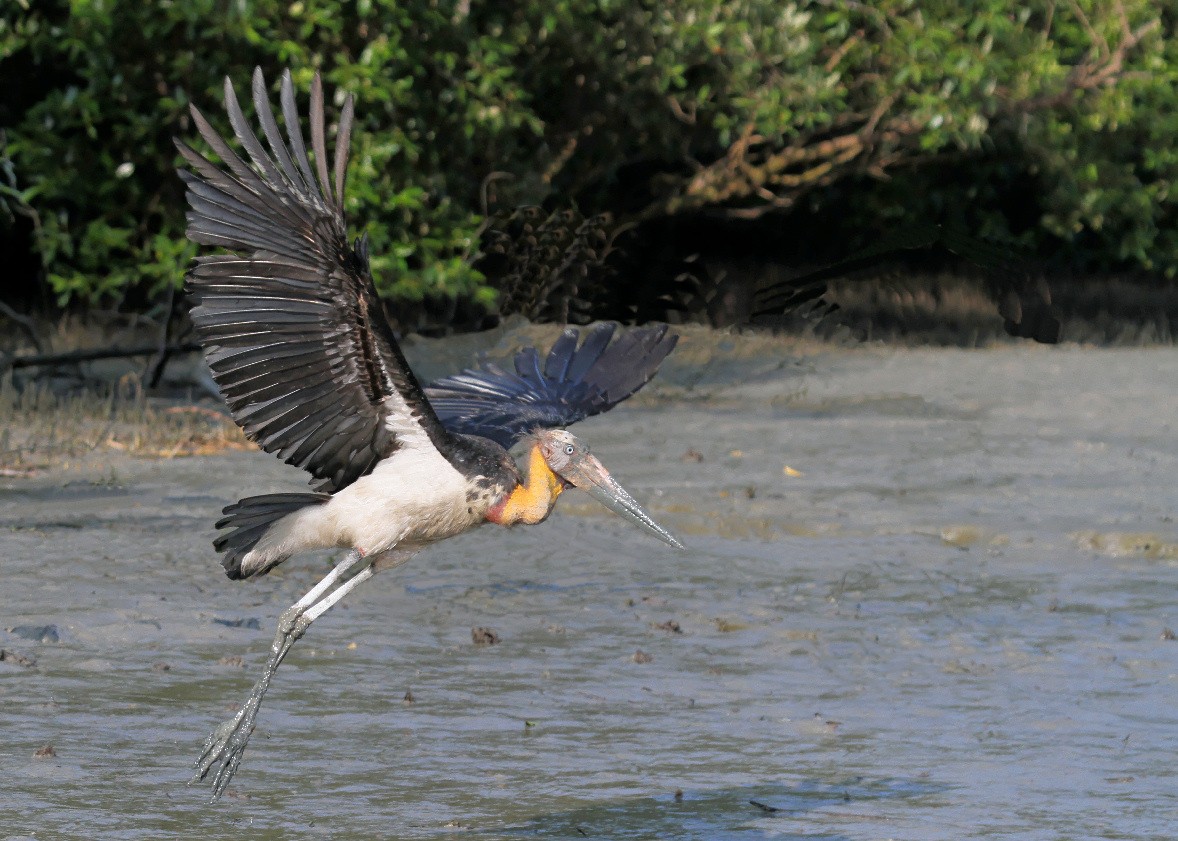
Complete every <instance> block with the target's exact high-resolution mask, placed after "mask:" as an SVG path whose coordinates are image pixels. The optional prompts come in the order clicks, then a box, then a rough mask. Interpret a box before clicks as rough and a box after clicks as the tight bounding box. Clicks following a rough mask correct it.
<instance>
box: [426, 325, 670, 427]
mask: <svg viewBox="0 0 1178 841" xmlns="http://www.w3.org/2000/svg"><path fill="white" fill-rule="evenodd" d="M615 330H616V325H614V324H611V323H602V324H598V325H595V326H594V327H592V328H590V329H589V330H588V331H586V333H587V335H585V337H584V340H583V341H580V342H579V344H578V340H579V339H580V335H579V334H578V331H576V330H575V329H573V328H569V329H567V330H565V331H564V333H563V334H562V335H561V336H560V338H559V339H557V340H556V342H555V343H554V344H553V345H552V349H551V350H549V352H548V357H547V358H546V359H545V360H544V363H543V366H541V362H540V354H539V352H538V351H537V350H536V349H535V348H534V347H528V348H524V349H523V350H521V351H519V352H518V353H517V354H516V355H515V372H514V373H509V372H507V371H504V370H503V369H502V368H499V367H498V366H497V365H492V364H483V365H481V366H480V367H479V368H478V369H467V370H465V371H463V372H462V373H460V374H455V375H454V376H451V377H444V378H443V379H440V380H436V381H434V382H432V383H430V385H429V387H428V388H426V395H427V396H428V397H429V400H430V403H431V404H432V405H433V407H434V411H435V412H437V414H438V417H439V418H440V419H441V421H442V423H443V424H445V426H446V428H447V429H449V430H450V431H452V432H461V433H465V434H468V435H480V436H482V437H484V438H490V439H491V440H493V441H496V442H498V443H499V444H501V445H503V446H504V447H508V448H510V447H511V446H512V445H513V444H514V443H515V442H516V441H518V440H519V439H520V438H522V437H523V436H525V435H527V434H528V433H530V432H532V431H534V430H536V429H541V428H543V429H549V428H553V427H563V426H568V425H569V424H572V423H576V422H577V421H580V420H584V419H585V418H587V417H590V416H592V415H597V414H601V413H602V412H605V411H608V410H609V409H611V408H613V407H614V406H616V405H617V404H618V403H621V402H622V401H623V400H625V399H626V398H627V397H629V396H630V395H632V394H634V392H636V391H638V389H640V388H642V386H644V385H645V384H646V383H647V382H649V381H650V378H651V377H653V376H654V375H655V372H656V371H658V368H659V365H660V364H662V361H663V360H664V359H666V357H667V354H669V353H670V352H671V350H672V349H673V348H674V347H675V342H676V341H678V336H676V335H674V334H671V335H668V334H667V326H666V325H665V324H664V325H660V326H657V327H643V328H640V329H637V330H632V331H630V332H629V333H626V334H625V335H623V336H621V337H619V338H618V339H616V340H615V341H613V343H612V344H611V342H610V340H611V339H612V338H613V336H614V332H615Z"/></svg>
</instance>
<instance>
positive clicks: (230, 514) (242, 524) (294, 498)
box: [213, 493, 331, 580]
mask: <svg viewBox="0 0 1178 841" xmlns="http://www.w3.org/2000/svg"><path fill="white" fill-rule="evenodd" d="M330 498H331V497H330V496H328V495H327V494H318V493H282V494H266V495H264V496H250V497H246V498H245V499H242V500H240V501H238V502H235V503H233V504H232V505H228V506H226V507H225V509H224V510H223V511H222V512H221V513H222V514H224V515H225V516H224V517H222V518H221V519H220V520H218V521H217V528H218V529H231V531H229V532H228V533H226V534H222V535H220V536H219V537H218V538H217V539H216V540H214V541H213V548H214V549H216V550H217V551H218V552H224V553H225V557H224V558H222V559H221V565H222V566H224V567H225V572H226V574H227V575H228V576H229V577H230V578H232V579H234V580H237V579H240V578H249V577H250V576H253V575H261V574H263V573H266V572H269V571H270V570H271V569H273V568H274V567H275V566H277V565H278V564H280V563H282V562H283V561H284V560H286V558H277V559H274V560H273V561H271V562H270V563H268V564H266V566H265V567H263V568H260V569H246V570H244V571H243V570H242V561H243V560H244V559H245V556H246V555H248V554H249V553H250V551H251V550H252V549H253V548H254V546H256V545H257V543H258V541H259V540H261V539H262V538H263V537H264V536H265V534H266V532H268V531H269V530H270V527H271V526H273V525H274V524H275V523H276V522H278V521H279V520H281V519H282V518H283V517H285V516H286V515H287V514H292V513H294V512H295V511H299V510H301V509H303V508H306V507H307V506H309V505H322V504H323V503H325V502H327V500H329V499H330Z"/></svg>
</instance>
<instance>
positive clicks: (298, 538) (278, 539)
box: [245, 445, 484, 564]
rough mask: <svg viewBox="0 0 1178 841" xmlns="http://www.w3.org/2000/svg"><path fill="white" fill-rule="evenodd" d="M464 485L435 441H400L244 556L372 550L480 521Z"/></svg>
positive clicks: (260, 558)
mask: <svg viewBox="0 0 1178 841" xmlns="http://www.w3.org/2000/svg"><path fill="white" fill-rule="evenodd" d="M468 487H469V486H468V484H467V481H466V479H465V478H464V477H463V476H462V474H460V473H459V472H458V471H457V470H455V469H454V467H453V466H452V465H451V464H450V462H448V461H447V460H446V459H445V457H444V456H443V455H442V454H441V453H440V452H438V451H437V450H436V449H434V448H433V447H432V446H429V445H426V446H410V447H405V448H404V449H400V450H397V451H396V452H394V453H393V455H392V456H390V457H389V458H387V459H385V460H384V461H382V462H380V464H378V465H377V466H376V468H375V469H374V470H373V471H372V472H371V473H369V474H368V475H367V476H363V477H361V478H359V479H357V480H356V481H355V482H353V483H352V484H351V485H348V487H346V488H344V489H343V490H341V491H339V492H338V493H336V494H333V495H332V497H331V499H330V500H329V501H328V502H326V503H324V504H323V505H313V506H310V507H308V508H304V509H302V510H300V511H296V512H295V513H293V514H290V515H288V516H286V517H284V518H283V519H282V520H280V521H279V522H277V523H276V524H275V525H274V526H273V527H271V529H270V530H269V531H268V532H267V533H266V535H265V536H264V537H263V538H262V539H261V540H259V541H258V544H257V545H256V546H255V547H254V549H253V550H252V551H251V552H250V553H249V554H248V555H247V556H246V558H245V563H246V564H252V563H256V562H266V561H268V560H269V559H271V558H277V557H286V556H289V555H293V554H295V553H296V552H302V551H305V550H308V549H324V548H330V547H341V548H345V547H346V548H358V549H361V550H362V551H364V552H365V554H369V555H371V554H376V553H378V552H384V551H386V550H388V549H392V548H393V547H394V546H398V545H400V546H403V547H405V548H416V547H418V546H422V545H425V544H427V543H432V542H434V541H435V540H441V539H443V538H446V537H450V536H451V535H454V534H458V533H459V532H463V531H466V530H467V529H468V528H470V527H471V526H474V525H477V524H478V523H480V522H482V520H483V513H484V512H483V511H482V510H481V508H482V507H484V506H479V505H477V504H472V503H471V502H468V500H467V490H468Z"/></svg>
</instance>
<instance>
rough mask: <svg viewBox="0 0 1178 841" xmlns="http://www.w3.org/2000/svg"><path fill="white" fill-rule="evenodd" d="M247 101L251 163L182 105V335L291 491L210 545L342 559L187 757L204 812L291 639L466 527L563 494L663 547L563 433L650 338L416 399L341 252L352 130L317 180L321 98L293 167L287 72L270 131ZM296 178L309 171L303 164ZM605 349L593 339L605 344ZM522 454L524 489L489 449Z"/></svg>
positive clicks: (318, 85)
mask: <svg viewBox="0 0 1178 841" xmlns="http://www.w3.org/2000/svg"><path fill="white" fill-rule="evenodd" d="M252 94H253V101H254V108H255V111H256V112H257V118H258V122H259V124H260V126H261V130H262V135H263V136H264V138H265V140H266V143H267V144H268V146H269V152H267V151H266V149H265V148H263V146H262V143H261V142H260V141H259V139H258V136H257V134H255V133H254V131H253V130H251V128H250V126H249V124H248V122H247V121H246V118H245V116H244V114H243V113H242V110H241V107H240V105H239V104H238V101H237V97H236V95H235V93H234V90H233V86H232V84H231V82H230V80H229V79H228V78H227V79H226V80H225V106H226V109H227V111H228V115H229V121H230V124H231V125H232V127H233V132H234V134H235V135H236V137H237V141H238V142H239V143H240V145H241V146H242V147H243V148H244V149H245V152H246V154H247V156H248V159H249V163H247V162H246V161H245V160H244V159H243V158H242V157H241V156H239V155H238V154H237V153H236V152H235V151H233V149H232V148H231V147H230V145H229V144H228V143H227V142H226V141H225V140H224V139H223V138H221V137H220V136H219V135H218V134H217V133H216V131H215V130H214V129H213V128H212V126H211V125H210V124H209V122H208V121H207V120H206V119H205V117H204V116H203V115H202V114H201V112H200V111H199V110H198V109H197V108H196V107H195V106H192V107H191V113H192V118H193V120H194V122H195V124H196V127H197V130H198V131H199V133H200V135H201V137H203V138H204V140H205V142H206V143H207V144H208V145H209V147H211V149H212V150H213V152H214V153H215V154H216V156H217V158H219V159H220V162H221V165H218V164H216V163H214V162H213V161H212V160H210V159H209V158H207V157H205V156H204V155H203V154H201V153H199V152H197V151H195V150H194V149H193V148H192V147H190V146H189V145H188V144H186V143H185V142H183V141H182V140H179V139H177V141H176V146H177V148H178V149H179V151H180V154H181V155H182V156H183V157H184V159H185V160H186V161H187V162H188V164H189V166H190V167H191V169H182V170H180V177H181V178H182V179H183V180H184V182H185V184H186V186H187V199H188V204H189V211H188V237H189V239H191V240H192V241H193V242H195V243H197V244H198V245H201V246H212V247H216V248H220V249H224V251H225V252H228V253H217V254H205V255H202V256H200V257H198V258H197V260H196V261H195V263H194V265H193V267H192V268H191V270H190V271H189V273H188V275H187V289H188V293H189V296H190V298H191V300H192V302H193V305H194V306H193V309H192V322H193V325H194V327H195V331H196V335H197V337H198V339H199V340H200V343H201V345H202V346H203V349H204V354H205V359H206V361H207V362H208V365H209V368H210V370H211V371H212V374H213V378H214V380H215V381H216V382H217V385H218V386H219V387H220V389H221V392H222V394H223V396H224V398H225V401H226V403H227V404H228V406H229V409H230V411H231V413H232V415H233V418H234V420H235V421H236V422H237V424H238V425H239V426H240V427H241V428H242V429H243V430H244V432H245V434H246V436H248V437H249V438H250V439H251V440H253V441H254V442H256V443H257V444H258V445H259V446H260V447H261V448H262V449H263V450H265V451H266V452H268V453H273V454H274V455H276V456H278V457H279V458H282V459H283V460H284V461H286V462H287V463H288V464H293V465H295V466H297V467H300V468H302V469H303V470H305V471H307V472H308V473H309V474H310V475H311V477H312V483H313V487H312V490H311V491H308V492H302V493H273V494H266V495H264V496H253V497H249V498H246V499H242V500H240V501H239V502H237V503H235V504H233V505H230V506H228V507H227V508H225V509H224V515H225V516H224V518H223V519H221V520H220V521H219V522H218V523H217V528H218V529H221V530H224V533H223V534H222V535H220V536H219V537H218V538H217V539H216V540H215V541H214V544H213V545H214V547H215V548H216V550H217V551H218V552H223V553H224V559H223V562H222V563H223V565H224V567H225V571H226V573H227V574H228V576H229V577H230V578H231V579H244V578H251V577H254V576H258V575H263V574H265V573H266V572H268V571H269V570H271V569H273V568H274V567H275V566H276V565H278V564H280V563H282V562H283V561H285V560H286V559H287V558H289V557H290V556H292V555H295V554H298V553H301V552H306V551H309V550H314V549H328V548H344V549H348V550H350V551H349V552H348V553H347V555H346V556H345V557H344V558H343V560H342V561H340V562H339V563H338V564H337V565H336V566H335V567H333V568H332V570H331V571H330V572H329V573H328V574H327V575H326V576H325V577H324V578H323V579H322V580H321V581H320V582H319V583H318V584H316V585H315V586H314V587H312V588H311V590H310V591H309V592H307V594H306V595H305V596H303V597H302V598H301V599H299V600H298V601H297V602H295V603H294V604H293V605H291V607H289V608H288V609H287V610H285V611H283V613H282V614H281V616H280V617H279V621H278V629H277V632H276V634H275V637H274V641H273V643H272V645H271V648H270V656H269V660H268V661H267V663H266V666H265V669H264V670H263V672H262V676H261V678H260V679H259V680H258V682H257V683H256V684H255V685H254V687H253V689H252V690H251V691H250V693H249V695H248V696H247V698H246V701H245V703H244V704H243V705H242V707H241V708H240V710H238V712H237V713H236V715H234V716H233V717H232V718H230V719H229V720H227V721H225V722H224V723H222V724H221V725H220V726H219V727H218V728H217V729H216V730H214V731H213V733H212V734H211V735H210V736H209V738H208V740H207V741H206V742H205V745H204V749H203V751H202V752H201V755H200V757H199V758H198V759H197V762H196V773H195V775H194V776H193V779H192V782H197V781H199V780H203V779H205V778H206V776H207V775H208V774H209V773H210V771H212V770H213V769H214V768H215V769H216V773H215V774H214V776H213V781H212V799H213V800H216V799H217V798H219V797H220V796H221V794H222V793H223V792H224V790H225V787H226V786H227V785H228V784H229V781H230V780H231V779H232V778H233V775H234V774H235V773H236V771H237V768H238V766H239V764H240V762H241V758H242V755H243V753H244V751H245V748H246V745H247V743H248V741H249V738H250V735H251V733H252V732H253V728H254V723H255V721H256V718H257V714H258V710H259V708H260V707H261V703H262V698H263V696H264V695H265V694H266V691H267V689H268V688H269V685H270V681H271V679H272V678H273V676H274V673H275V671H276V670H277V668H278V666H279V664H280V663H281V662H282V660H283V658H285V657H286V655H287V653H288V652H289V651H290V649H291V646H292V645H293V644H294V643H295V641H296V640H298V639H299V638H300V637H301V636H302V635H303V634H304V633H305V632H306V630H307V628H308V627H309V626H310V625H311V623H312V622H314V621H315V620H316V619H317V618H318V617H320V616H322V615H323V613H324V612H326V611H327V610H328V609H330V608H331V606H332V605H334V604H336V603H337V602H338V601H339V600H340V599H342V598H343V597H344V596H346V595H347V594H348V593H350V592H351V591H352V590H354V589H355V588H356V587H358V586H359V585H360V584H362V583H363V582H364V581H366V580H368V579H369V578H371V577H372V576H373V575H374V574H375V573H376V572H377V571H378V570H381V569H388V568H392V567H396V566H399V565H401V564H403V563H405V561H407V560H408V559H409V557H410V556H412V555H413V554H414V553H415V552H416V551H418V550H419V549H421V548H422V547H424V546H427V545H429V544H431V543H434V542H437V541H439V540H443V539H445V538H447V537H452V536H454V535H456V534H460V533H462V532H465V531H467V530H469V529H472V528H474V527H476V526H478V525H481V524H483V523H488V522H489V523H495V524H498V525H501V526H511V525H515V524H518V523H524V524H536V523H540V522H543V521H544V519H545V518H547V516H548V515H549V513H550V512H551V511H552V508H553V505H554V504H555V502H556V499H557V497H558V496H560V494H561V493H562V492H563V491H564V490H565V489H566V488H567V487H576V488H583V489H585V490H586V491H588V492H589V493H590V494H592V495H593V496H594V497H596V498H597V499H598V500H600V501H601V502H603V503H604V504H605V505H606V506H608V507H609V508H610V509H611V510H613V511H615V512H617V513H619V514H621V515H622V516H624V517H626V518H627V519H629V520H630V521H632V522H633V523H635V524H637V525H638V526H640V527H641V528H643V529H644V530H646V531H647V532H649V533H650V534H652V535H654V536H656V537H658V538H659V539H661V540H662V541H664V542H666V543H668V544H670V545H671V546H674V547H677V548H682V546H681V544H680V543H679V541H677V540H676V539H675V538H674V537H673V536H672V535H671V534H670V533H669V532H667V531H666V530H665V529H664V528H662V527H661V526H659V525H658V524H657V523H655V522H654V520H652V519H651V517H650V516H649V515H648V514H647V513H646V512H645V511H644V510H643V509H642V507H641V506H640V505H639V504H638V503H637V502H636V501H635V500H634V499H633V498H632V497H631V496H630V495H629V494H628V493H627V492H626V491H625V490H623V489H622V487H621V486H620V485H619V484H618V483H617V482H616V481H615V480H614V479H613V478H612V477H611V476H610V474H609V472H608V471H607V470H606V469H605V467H603V466H602V464H601V462H600V461H598V460H597V458H596V457H594V456H593V455H591V454H590V452H589V448H588V447H587V446H586V445H585V444H584V443H582V442H581V441H579V440H578V439H577V438H576V437H575V436H573V435H572V434H570V433H569V432H567V431H565V430H564V429H563V427H564V426H567V425H568V424H570V423H573V422H575V421H578V420H581V419H583V418H585V417H588V416H589V415H593V414H597V413H600V412H604V411H606V410H608V409H610V408H611V407H613V406H614V405H616V404H617V403H619V402H620V401H622V400H624V399H626V398H627V397H629V396H630V395H631V394H633V393H634V392H635V391H637V390H638V389H639V388H641V387H642V386H643V385H644V384H645V383H646V382H647V381H648V380H649V379H650V377H652V376H653V375H654V373H655V371H656V370H657V369H658V366H659V364H660V363H661V362H662V361H663V359H664V358H665V357H666V356H667V354H668V353H670V352H671V349H672V348H673V347H674V345H675V341H676V337H675V336H673V335H668V334H667V328H666V327H665V326H662V327H653V328H644V329H642V330H635V331H632V332H630V333H628V334H626V335H623V336H621V337H619V338H617V339H614V332H615V331H614V327H613V325H608V324H606V325H599V326H598V327H596V328H594V329H592V330H590V331H589V332H588V334H587V335H586V337H585V338H584V340H583V341H580V342H578V340H579V336H578V333H577V331H575V330H571V329H570V330H566V331H565V333H564V334H563V335H562V336H561V337H560V338H559V339H558V340H557V341H556V343H555V344H554V345H553V347H552V349H551V351H550V352H549V354H548V356H547V358H546V359H545V361H544V364H543V366H541V362H540V354H539V353H538V352H537V351H536V350H535V348H527V349H525V350H523V351H521V352H520V353H519V354H518V355H517V356H516V359H515V367H516V372H515V373H514V374H510V373H507V372H505V371H503V370H501V369H499V368H497V367H495V366H493V365H485V366H482V367H481V368H480V369H478V370H467V371H464V372H463V373H461V374H458V375H456V376H453V377H448V378H445V379H443V380H440V381H438V382H437V383H435V384H434V385H433V386H431V387H430V388H429V389H425V390H423V389H422V387H421V385H420V384H419V383H418V381H417V379H416V378H415V377H414V375H413V373H412V371H410V369H409V366H408V364H407V363H406V361H405V357H404V355H403V354H402V353H401V350H400V348H399V347H398V346H397V342H396V339H395V338H394V336H393V331H392V329H391V327H390V326H389V324H388V322H387V321H386V319H385V317H384V314H383V311H382V309H381V305H380V302H379V300H378V298H377V295H376V289H375V287H374V285H373V282H372V275H371V273H370V270H369V259H368V242H367V239H366V238H360V239H358V240H356V241H355V242H354V243H352V244H349V242H348V238H347V228H346V223H345V219H344V180H345V173H346V170H347V162H348V146H349V140H350V136H351V130H352V124H353V115H354V108H353V101H352V98H351V97H348V98H347V100H346V101H345V103H344V106H343V110H342V112H341V115H340V120H339V125H338V132H337V138H336V148H335V153H334V160H333V162H332V168H333V172H332V174H330V175H329V172H328V154H327V144H326V132H325V129H324V116H323V84H322V81H321V79H320V77H319V75H318V74H316V76H315V78H314V81H313V82H312V85H311V109H310V110H311V113H310V130H311V153H312V155H311V156H308V153H307V146H306V143H305V142H304V139H303V134H302V129H301V126H300V122H299V113H298V109H297V107H296V104H295V97H294V89H293V84H292V82H291V76H290V72H289V71H287V72H286V73H285V74H284V75H283V77H282V84H281V94H280V101H281V107H282V115H283V121H284V123H285V125H286V138H284V137H283V135H282V133H281V132H280V130H279V127H278V122H277V120H276V118H275V115H274V111H273V110H272V108H271V106H270V102H269V100H268V97H267V89H266V84H265V80H264V79H263V77H262V73H261V70H260V69H258V70H255V71H254V76H253V85H252ZM312 157H313V160H314V168H312V163H311V159H312ZM611 340H612V341H611ZM520 442H523V443H524V444H525V445H526V448H527V456H526V460H527V474H526V476H524V475H521V473H520V471H519V470H518V468H517V467H516V463H515V461H514V460H513V458H512V457H511V455H510V454H509V452H508V450H509V449H510V448H511V447H512V446H514V445H515V444H517V443H520Z"/></svg>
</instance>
